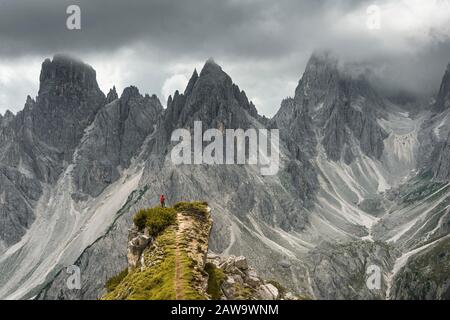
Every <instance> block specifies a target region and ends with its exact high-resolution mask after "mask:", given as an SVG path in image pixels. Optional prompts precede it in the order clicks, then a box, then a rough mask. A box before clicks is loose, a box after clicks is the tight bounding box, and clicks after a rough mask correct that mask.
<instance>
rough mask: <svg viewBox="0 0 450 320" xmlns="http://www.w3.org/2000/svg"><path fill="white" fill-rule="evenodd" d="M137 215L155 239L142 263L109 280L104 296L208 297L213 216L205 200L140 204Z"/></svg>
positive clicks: (143, 229)
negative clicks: (143, 206)
mask: <svg viewBox="0 0 450 320" xmlns="http://www.w3.org/2000/svg"><path fill="white" fill-rule="evenodd" d="M133 221H134V223H135V225H136V227H137V228H138V229H139V230H140V231H141V232H147V233H148V234H149V235H150V236H152V237H154V241H153V242H152V243H151V244H149V246H148V247H147V248H146V249H145V250H144V251H143V253H142V255H141V257H142V258H141V261H142V262H143V264H142V265H141V267H140V268H135V269H134V270H130V271H129V272H125V271H123V272H121V273H120V274H119V275H117V276H115V277H113V278H111V279H110V280H109V281H108V283H107V286H106V287H107V290H108V292H107V294H105V295H104V296H103V298H102V299H104V300H125V299H126V300H178V299H207V295H206V292H204V290H202V288H203V287H204V286H203V281H204V279H205V275H204V271H203V270H204V263H205V258H206V252H207V250H208V238H209V232H210V229H211V224H212V222H211V218H210V215H209V212H208V207H207V204H206V203H204V202H180V203H177V204H176V205H174V206H173V207H171V208H150V209H142V210H139V211H138V212H137V213H136V214H135V216H134V218H133Z"/></svg>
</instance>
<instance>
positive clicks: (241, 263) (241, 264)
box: [234, 256, 248, 270]
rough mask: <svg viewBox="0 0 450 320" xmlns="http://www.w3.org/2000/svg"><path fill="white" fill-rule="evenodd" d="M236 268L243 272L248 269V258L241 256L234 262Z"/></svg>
mask: <svg viewBox="0 0 450 320" xmlns="http://www.w3.org/2000/svg"><path fill="white" fill-rule="evenodd" d="M234 266H235V267H236V268H238V269H241V270H247V269H248V263H247V258H246V257H244V256H239V257H237V258H236V259H235V260H234Z"/></svg>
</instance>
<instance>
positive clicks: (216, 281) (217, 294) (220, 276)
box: [205, 263, 225, 300]
mask: <svg viewBox="0 0 450 320" xmlns="http://www.w3.org/2000/svg"><path fill="white" fill-rule="evenodd" d="M205 271H206V273H208V275H209V278H208V290H207V293H208V294H209V295H210V296H211V298H212V299H213V300H220V298H221V297H222V289H221V288H220V287H221V286H222V283H223V281H224V280H225V274H224V273H223V271H222V270H221V269H219V268H217V267H216V266H215V265H214V264H213V263H207V264H206V265H205Z"/></svg>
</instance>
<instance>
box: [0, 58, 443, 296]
mask: <svg viewBox="0 0 450 320" xmlns="http://www.w3.org/2000/svg"><path fill="white" fill-rule="evenodd" d="M444 73H445V75H444V77H443V80H442V84H441V87H440V88H439V93H438V94H437V96H436V97H435V99H434V100H433V101H432V102H431V103H428V104H424V105H422V106H419V107H416V108H413V109H412V108H411V107H410V106H408V107H407V108H406V107H404V106H403V105H401V104H399V101H398V100H397V101H396V100H395V99H387V98H385V97H383V96H382V95H381V94H380V93H378V92H377V90H375V89H374V88H373V87H372V86H371V84H370V82H369V81H367V80H366V79H365V78H364V77H363V76H359V77H356V76H354V75H350V74H348V73H347V72H346V71H344V70H341V69H340V68H339V64H338V61H337V60H336V59H335V58H333V57H332V55H330V54H325V53H315V54H313V55H312V57H311V58H310V60H309V62H308V64H307V66H306V70H305V72H304V74H303V76H302V77H301V79H300V81H299V84H298V87H297V88H296V90H295V94H294V96H293V97H292V98H286V99H285V100H283V101H282V102H281V107H280V109H279V110H278V112H277V113H276V115H275V116H274V117H273V118H271V119H268V118H266V117H263V116H261V115H259V114H258V112H257V109H256V108H255V106H254V105H253V103H252V102H251V101H249V100H248V98H247V96H246V94H245V92H244V91H242V90H241V89H240V88H239V87H238V86H237V85H236V84H234V83H233V81H232V79H231V78H230V77H229V76H228V75H227V74H226V73H225V72H224V71H223V70H222V68H221V67H220V66H219V65H217V64H216V63H215V62H214V61H213V60H211V59H210V60H208V61H207V62H206V63H205V65H204V67H203V69H202V70H201V72H200V73H199V74H198V73H197V71H194V73H193V75H192V77H191V79H190V80H189V83H188V85H187V87H186V89H185V91H184V92H183V93H180V92H178V91H177V92H175V93H174V95H173V96H171V97H169V99H168V101H167V108H166V109H164V108H163V107H162V105H161V103H160V101H159V100H158V98H157V97H156V96H155V95H153V96H149V95H142V94H141V93H140V92H139V90H138V89H137V88H136V87H132V86H131V87H127V88H125V89H124V91H123V93H122V94H121V95H120V97H119V95H118V94H117V92H116V90H115V88H113V89H111V90H110V92H109V93H108V94H107V95H105V94H104V93H102V92H101V90H100V89H99V87H98V84H97V81H96V73H95V71H94V70H93V69H92V67H90V66H88V65H86V64H84V63H83V62H81V61H78V60H76V59H73V58H70V57H67V56H64V55H55V56H54V57H53V59H52V60H50V59H47V60H45V61H44V63H43V64H42V71H41V76H40V87H39V93H38V96H37V97H36V99H35V100H34V99H32V98H31V97H28V98H27V100H26V104H25V107H24V109H23V110H22V111H20V112H18V113H17V114H16V115H14V114H12V113H11V112H7V113H6V114H5V115H3V116H1V115H0V298H10V299H14V298H16V299H19V298H20V299H26V298H39V299H97V298H99V297H101V296H102V295H103V294H104V292H105V289H104V285H105V282H106V280H107V279H109V278H111V277H112V276H113V275H115V274H117V273H119V272H120V271H121V270H123V269H124V268H125V267H126V266H127V258H126V251H127V236H128V228H129V226H130V225H131V217H132V215H133V214H134V213H135V212H136V211H137V210H138V209H140V208H143V207H149V206H154V205H156V204H157V203H158V197H159V195H160V194H165V195H166V197H167V199H168V201H169V202H170V203H175V202H178V201H183V200H184V201H186V200H188V201H192V200H202V201H203V200H204V201H207V202H208V203H209V205H210V207H211V209H212V211H211V213H212V218H213V227H212V233H211V237H210V243H209V248H210V250H212V251H213V252H214V253H218V254H219V253H220V254H224V255H230V254H233V255H236V256H239V255H244V256H246V257H247V258H248V259H249V260H250V261H252V264H253V266H254V267H255V269H256V270H257V271H258V273H259V274H261V275H262V276H263V277H264V278H267V279H275V280H276V281H278V282H280V283H281V284H282V285H284V286H286V287H288V288H289V290H291V291H293V292H294V293H296V294H299V295H305V296H310V297H314V298H316V299H450V213H449V212H450V183H449V182H450V161H449V160H450V135H449V134H450V116H449V113H450V67H447V69H446V70H445V72H444ZM437 89H438V88H437ZM194 121H202V122H203V127H204V129H207V128H219V129H220V128H230V129H235V128H243V129H248V128H268V129H273V128H277V129H279V130H280V139H281V141H280V153H281V155H280V157H281V167H280V170H279V172H278V174H277V175H275V176H262V175H261V174H260V171H259V170H257V169H256V168H255V167H254V166H250V165H174V164H173V163H172V162H171V158H170V151H171V148H172V147H173V143H172V142H171V141H170V136H171V133H172V131H173V130H175V129H177V128H187V129H191V130H192V129H193V123H194ZM72 264H75V265H77V266H79V267H80V269H81V274H82V288H81V290H69V289H68V288H67V286H66V278H67V273H66V272H65V268H66V266H68V265H72ZM370 265H376V266H378V267H379V268H380V270H381V271H382V278H383V279H382V280H383V281H382V283H381V288H380V289H378V290H373V289H369V288H368V287H367V286H366V280H365V279H366V276H367V275H366V271H367V268H368V266H370Z"/></svg>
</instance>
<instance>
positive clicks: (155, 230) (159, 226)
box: [133, 207, 177, 237]
mask: <svg viewBox="0 0 450 320" xmlns="http://www.w3.org/2000/svg"><path fill="white" fill-rule="evenodd" d="M176 217H177V211H176V210H175V209H174V208H160V207H155V208H149V209H141V210H139V211H138V212H137V213H136V214H135V215H134V217H133V222H134V224H135V225H136V227H138V229H139V230H143V229H144V228H147V230H148V232H149V235H150V236H153V237H154V236H157V235H158V234H160V233H161V232H162V231H164V229H166V228H167V227H168V226H170V225H173V224H174V223H175V220H176Z"/></svg>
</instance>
